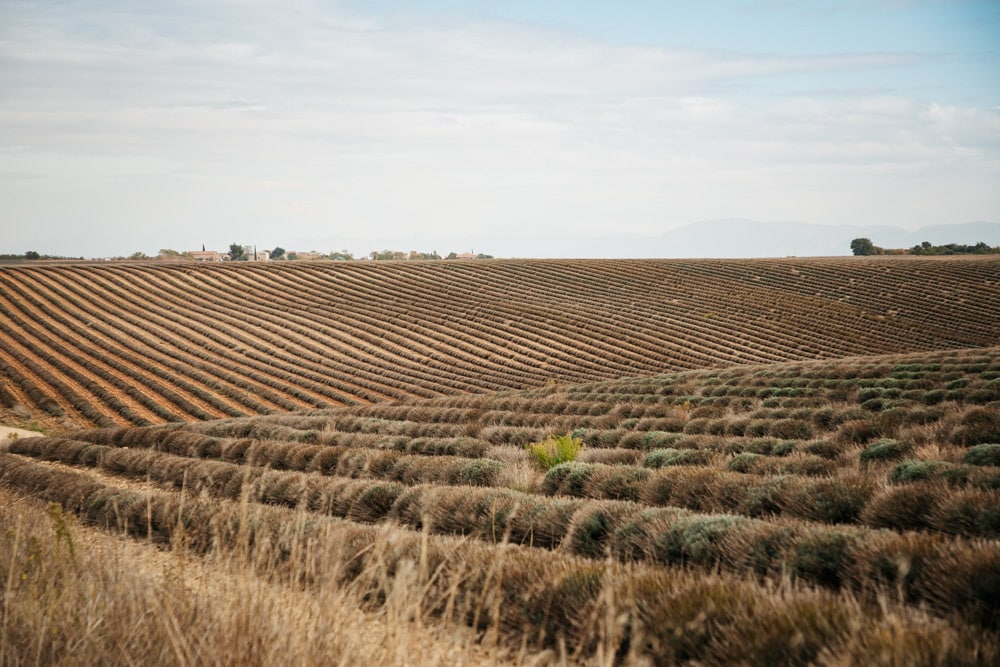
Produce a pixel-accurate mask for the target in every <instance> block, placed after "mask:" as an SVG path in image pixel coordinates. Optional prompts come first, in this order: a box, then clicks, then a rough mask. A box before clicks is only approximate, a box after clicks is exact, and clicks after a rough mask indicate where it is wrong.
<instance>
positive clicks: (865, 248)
mask: <svg viewBox="0 0 1000 667" xmlns="http://www.w3.org/2000/svg"><path fill="white" fill-rule="evenodd" d="M851 252H852V253H854V254H855V255H859V256H860V255H996V254H1000V246H990V245H987V244H986V243H985V242H983V241H980V242H979V243H977V244H975V245H966V244H963V243H946V244H944V245H933V244H932V243H931V242H930V241H924V242H923V243H918V244H917V245H915V246H913V247H912V248H881V247H879V246H877V245H875V244H874V243H872V241H871V239H868V238H857V239H854V240H853V241H851Z"/></svg>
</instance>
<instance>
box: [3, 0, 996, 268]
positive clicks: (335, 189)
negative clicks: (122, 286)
mask: <svg viewBox="0 0 1000 667" xmlns="http://www.w3.org/2000/svg"><path fill="white" fill-rule="evenodd" d="M223 7H224V6H223ZM117 9H118V11H116V12H109V13H106V14H103V13H102V14H101V15H100V16H99V17H95V19H94V20H93V21H87V20H83V19H82V18H81V17H85V16H86V12H83V13H81V14H76V13H75V12H76V11H77V10H76V9H75V8H74V6H73V5H63V6H61V7H60V8H59V9H57V10H53V11H52V12H50V13H48V14H45V15H43V14H42V13H39V12H36V11H34V10H33V9H32V7H31V6H30V5H23V6H20V8H19V9H15V10H11V11H10V12H9V15H10V16H9V18H11V19H12V20H11V22H10V24H9V25H8V27H7V28H5V29H4V30H3V32H0V129H2V133H0V135H2V136H4V137H11V138H13V141H11V143H10V146H8V147H7V149H6V150H5V151H3V152H0V178H2V179H3V180H0V195H2V196H0V200H2V201H3V203H0V215H2V219H3V220H5V221H6V220H15V219H17V220H22V219H25V218H31V219H34V220H36V221H37V224H38V225H42V226H46V227H49V226H50V227H52V228H53V229H55V227H56V226H58V225H61V224H65V221H71V220H74V219H79V218H80V217H81V216H82V217H83V218H85V219H87V220H90V221H92V224H93V225H98V226H99V225H104V224H108V223H106V222H104V221H105V220H108V219H115V218H117V219H119V220H126V219H133V218H134V216H135V214H136V211H137V210H143V214H144V215H148V216H150V219H151V220H152V221H153V223H154V225H163V226H164V227H166V226H170V227H171V228H172V229H174V230H176V233H177V234H185V233H187V234H189V235H193V234H200V233H202V232H203V231H204V230H205V229H207V228H211V227H212V226H217V227H218V229H219V232H218V233H219V234H220V236H221V237H224V238H228V237H230V236H232V235H233V233H234V231H235V230H236V229H241V230H249V229H253V230H255V232H256V233H261V234H267V233H270V234H271V235H272V238H273V240H274V241H275V242H278V241H280V240H281V239H280V234H282V233H290V232H291V229H295V230H296V232H295V233H296V234H297V235H299V236H308V235H318V234H322V233H327V234H328V233H330V232H331V231H332V228H336V227H338V226H359V225H361V226H363V228H364V229H363V231H364V232H365V233H370V234H372V235H382V234H398V233H404V232H407V231H412V230H413V229H414V228H419V229H435V230H438V232H439V235H442V234H448V233H454V234H461V235H467V234H468V233H469V232H476V231H481V230H491V231H492V232H494V233H495V232H496V231H497V229H498V228H499V229H502V230H509V231H510V232H511V233H523V234H530V233H533V232H537V231H538V230H540V229H544V230H546V231H548V232H549V233H550V234H558V233H579V232H584V233H598V232H601V231H621V230H632V231H636V232H645V233H655V232H658V231H661V230H662V229H663V228H665V227H667V226H674V225H677V224H682V223H686V222H690V221H692V220H698V219H707V218H715V217H730V216H743V217H760V218H765V219H793V218H795V219H801V220H804V221H810V222H841V221H843V220H844V219H845V218H848V217H849V218H851V221H853V222H857V223H864V222H872V221H876V220H878V221H883V222H884V221H885V218H886V217H891V211H892V210H894V207H895V208H897V209H898V208H900V207H902V206H903V203H906V202H908V201H909V200H913V201H914V202H915V203H914V204H913V205H912V206H910V205H908V204H907V205H906V206H905V207H904V208H905V209H906V211H907V213H906V216H905V218H906V219H905V220H899V221H897V222H898V224H902V225H904V226H911V227H915V226H919V225H921V224H930V223H933V222H941V221H942V220H941V219H940V218H939V217H938V218H936V217H935V216H940V215H941V214H942V213H941V210H940V209H944V208H945V207H944V206H943V205H942V206H923V205H921V204H920V199H921V193H922V192H924V191H927V190H917V189H915V186H914V183H915V181H913V180H912V178H913V174H918V175H919V176H920V178H921V179H933V182H934V183H935V184H936V185H935V188H933V190H934V191H935V192H942V191H947V190H948V189H949V188H952V189H954V191H956V192H957V191H962V192H963V193H964V198H963V200H962V201H960V202H950V204H951V208H950V209H948V211H949V212H950V216H951V217H949V218H948V221H951V220H963V219H983V218H991V217H992V218H996V217H998V212H1000V201H998V200H997V196H996V195H992V194H990V192H984V191H981V190H979V189H977V188H980V187H981V182H982V181H983V180H984V178H985V176H989V175H993V176H995V175H996V173H997V171H998V160H1000V147H998V145H997V143H998V142H997V138H998V136H1000V131H998V127H1000V120H998V118H1000V116H998V113H997V110H996V109H991V110H982V109H976V108H958V107H954V106H949V105H943V104H934V103H927V102H926V101H924V100H919V99H915V98H913V97H910V96H907V95H905V94H902V93H899V92H892V93H884V92H876V93H875V94H872V93H870V92H869V89H868V88H862V89H861V92H854V91H852V92H844V91H843V89H840V88H837V87H836V86H837V85H839V81H840V80H839V79H838V82H837V84H836V85H834V84H832V83H831V87H830V88H829V89H824V88H823V81H824V78H823V77H824V76H826V75H827V74H828V73H831V72H832V73H837V74H838V76H845V75H849V74H850V73H852V72H863V71H866V70H869V69H871V68H892V67H896V68H909V67H917V66H920V64H921V63H922V62H923V61H924V59H925V58H924V57H923V56H915V55H912V54H877V53H876V54H853V53H846V54H830V55H822V56H815V55H811V56H800V57H795V56H787V55H775V54H753V53H734V52H724V51H717V50H697V49H669V48H665V47H637V46H626V47H614V46H610V45H608V44H604V43H600V42H597V41H593V40H584V39H580V38H577V37H574V36H572V35H567V34H564V33H559V32H554V31H545V30H540V29H538V28H533V27H527V26H525V25H522V24H516V23H502V22H493V23H489V22H478V23H471V24H469V23H466V24H440V25H433V24H425V25H406V24H399V23H394V22H392V21H389V20H379V19H373V18H371V17H366V16H352V15H349V14H346V13H345V12H343V11H337V10H330V9H329V8H327V7H326V6H324V5H320V4H314V3H309V2H305V3H299V4H298V5H296V6H294V7H293V9H292V10H288V9H286V8H285V6H284V5H281V6H279V5H276V4H270V3H261V4H259V5H256V6H250V7H249V8H248V9H241V11H240V12H235V11H233V10H232V8H229V9H228V10H226V9H219V6H217V5H212V6H211V8H209V9H205V8H203V7H202V6H201V5H200V4H192V5H189V6H188V7H185V8H183V10H176V11H173V12H171V11H168V10H166V9H163V8H162V7H161V8H160V10H159V11H160V12H161V14H160V15H159V16H152V17H151V16H149V15H147V14H138V13H134V10H132V9H131V6H130V5H121V6H119V7H118V8H117ZM98 19H99V20H98ZM81 21H82V23H81ZM81 25H82V27H80V26H81ZM788 76H792V77H802V76H807V77H811V78H812V81H813V82H814V84H815V85H814V88H815V89H816V90H817V91H818V94H813V93H801V92H800V91H798V90H796V89H795V88H794V86H793V87H790V88H785V87H784V86H785V84H784V83H783V82H784V81H786V79H785V77H788ZM830 91H834V92H833V93H831V92H830ZM873 174H876V175H877V176H878V178H877V179H875V180H876V181H877V182H878V187H877V188H875V187H872V183H873ZM28 176H31V177H32V178H26V177H28ZM920 183H924V181H920ZM846 193H851V195H850V196H849V197H847V196H845V194H846ZM61 195H64V196H63V197H62V200H63V202H64V204H63V205H60V204H59V199H60V196H61ZM42 199H47V201H45V202H44V205H40V204H39V203H40V201H41V200H42ZM116 201H120V202H121V206H120V207H116V205H115V202H116ZM911 209H912V210H911ZM81 211H85V213H81ZM7 224H9V223H7V222H4V225H7ZM235 225H240V226H241V227H235ZM109 228H113V229H116V230H117V229H120V228H121V225H118V226H114V225H112V226H111V227H109ZM5 231H6V230H5ZM115 233H117V232H115ZM8 238H13V237H10V236H9V237H8ZM22 238H23V237H22ZM177 238H178V240H177V241H173V242H172V243H175V244H178V245H181V244H182V241H181V237H180V236H178V237H177ZM184 238H187V237H184ZM261 241H262V243H264V244H266V243H267V240H266V239H261ZM103 242H105V243H106V242H107V240H106V239H105V240H104V241H103ZM169 243H170V242H168V241H161V242H160V245H168V244H169ZM199 243H200V241H199ZM129 247H132V245H131V244H130V245H129ZM13 249H16V248H13ZM115 251H117V252H124V250H117V249H108V250H107V252H115ZM93 252H100V250H97V249H95V250H94V251H93Z"/></svg>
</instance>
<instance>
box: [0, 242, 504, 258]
mask: <svg viewBox="0 0 1000 667" xmlns="http://www.w3.org/2000/svg"><path fill="white" fill-rule="evenodd" d="M24 259H27V260H37V259H51V260H58V259H61V260H73V259H80V260H82V259H84V258H83V257H79V258H75V257H58V256H54V255H43V254H40V253H38V252H36V251H33V250H29V251H28V252H26V253H24V254H23V255H11V254H6V255H0V261H2V260H24ZM437 259H440V260H471V259H493V256H492V255H487V254H484V253H475V252H461V253H456V252H450V253H448V254H447V255H444V256H442V255H439V254H438V253H437V251H436V250H435V251H432V252H419V251H416V250H411V251H409V252H402V251H399V250H377V251H372V252H371V253H369V254H368V255H363V256H360V257H355V256H354V255H353V254H352V253H350V252H349V251H347V250H346V249H345V250H339V251H333V252H328V253H322V252H316V251H315V250H310V251H301V250H285V249H284V248H282V247H280V246H278V247H275V248H272V249H270V250H266V249H258V248H257V246H255V245H244V244H240V243H232V244H230V246H229V250H226V251H216V250H206V249H205V246H202V247H201V250H183V251H178V250H171V249H163V250H160V252H159V253H157V254H156V255H152V256H151V255H147V254H146V253H144V252H134V253H132V254H131V255H129V256H127V257H106V258H102V261H125V260H129V261H141V260H150V261H167V262H184V261H194V262H276V261H281V262H288V261H322V260H327V261H340V262H344V261H365V260H373V261H377V260H404V261H406V260H437Z"/></svg>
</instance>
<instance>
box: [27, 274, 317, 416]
mask: <svg viewBox="0 0 1000 667" xmlns="http://www.w3.org/2000/svg"><path fill="white" fill-rule="evenodd" d="M18 277H19V278H21V279H22V280H23V282H24V286H21V285H20V284H18V283H16V282H14V281H10V282H8V283H7V285H8V287H10V288H11V289H14V290H18V294H19V296H21V298H23V299H25V300H26V301H29V302H30V303H31V304H32V305H33V306H34V307H35V308H36V309H37V310H38V311H39V312H41V313H44V316H45V318H46V319H47V321H48V322H51V323H57V326H58V328H59V329H61V330H62V331H64V332H66V333H65V335H64V336H63V338H64V339H66V340H76V341H81V340H85V341H88V342H89V343H90V344H91V345H92V346H93V349H96V350H97V354H100V355H102V356H103V358H104V359H106V360H107V362H108V363H114V362H115V361H116V360H117V361H118V362H120V363H122V364H126V365H128V366H130V367H132V368H134V369H147V371H148V373H149V374H151V375H153V376H154V377H156V378H158V380H159V382H161V383H163V384H166V385H167V386H169V387H170V391H172V392H177V393H179V394H180V395H181V396H184V397H186V398H184V399H182V400H183V401H185V402H186V401H190V400H193V401H194V402H195V403H196V404H197V403H198V401H203V402H204V405H203V406H202V409H208V410H216V411H218V412H219V413H220V414H221V415H224V416H230V417H234V416H241V415H246V414H251V413H252V414H264V413H267V412H269V411H270V410H271V409H272V408H273V407H275V406H278V405H281V407H283V408H287V409H294V408H295V407H296V406H298V405H301V404H291V405H288V404H285V405H282V404H280V403H272V404H271V405H270V406H268V405H266V404H265V403H261V402H260V401H258V400H256V399H254V398H253V397H252V396H251V394H250V392H248V391H247V389H246V387H245V386H244V387H242V388H241V387H240V386H238V385H237V384H236V383H235V382H234V381H233V376H232V375H231V374H227V373H225V372H224V371H219V370H218V369H217V367H216V366H214V365H213V364H209V363H207V362H204V363H202V364H200V365H199V367H198V368H196V367H195V365H194V364H192V363H191V359H190V358H189V357H188V356H185V355H184V354H183V353H182V352H181V351H179V350H178V348H177V347H175V346H173V345H169V344H165V343H164V342H163V341H162V340H159V339H153V338H150V336H149V334H148V333H147V331H145V330H143V329H139V328H136V327H133V326H132V325H131V324H130V323H128V322H126V321H125V320H121V319H118V318H116V317H114V316H113V315H112V314H111V311H110V310H108V309H103V310H99V309H96V308H94V307H93V305H92V304H91V303H90V302H89V300H85V299H86V297H85V295H81V294H79V293H76V294H74V293H70V292H68V291H65V290H63V289H62V288H61V287H60V286H58V285H54V284H52V283H49V282H48V281H46V280H45V279H44V278H43V279H42V280H38V281H37V282H36V280H35V279H36V278H37V277H38V276H32V275H29V274H27V273H23V274H21V275H20V276H18ZM102 320H107V322H105V321H102ZM80 344H81V345H82V343H80ZM185 378H189V379H190V380H192V381H193V382H194V383H195V384H192V383H191V382H188V381H186V380H185ZM205 388H208V389H211V390H212V392H208V391H206V389H205ZM254 395H256V392H254ZM175 402H176V401H175ZM160 407H161V408H162V406H160ZM247 410H249V412H247ZM184 412H185V413H187V414H191V413H190V412H188V411H186V410H185V411H184Z"/></svg>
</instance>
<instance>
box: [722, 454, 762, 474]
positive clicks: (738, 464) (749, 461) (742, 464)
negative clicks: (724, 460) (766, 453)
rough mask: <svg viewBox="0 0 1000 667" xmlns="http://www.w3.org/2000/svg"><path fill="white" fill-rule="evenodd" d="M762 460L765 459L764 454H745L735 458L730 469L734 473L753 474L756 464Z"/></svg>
mask: <svg viewBox="0 0 1000 667" xmlns="http://www.w3.org/2000/svg"><path fill="white" fill-rule="evenodd" d="M761 458H763V455H762V454H755V453H754V452H743V453H742V454H738V455H736V456H734V457H733V458H732V460H731V461H730V462H729V466H728V467H729V469H730V470H732V471H733V472H751V471H752V470H753V469H754V463H755V462H756V461H757V460H758V459H761Z"/></svg>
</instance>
